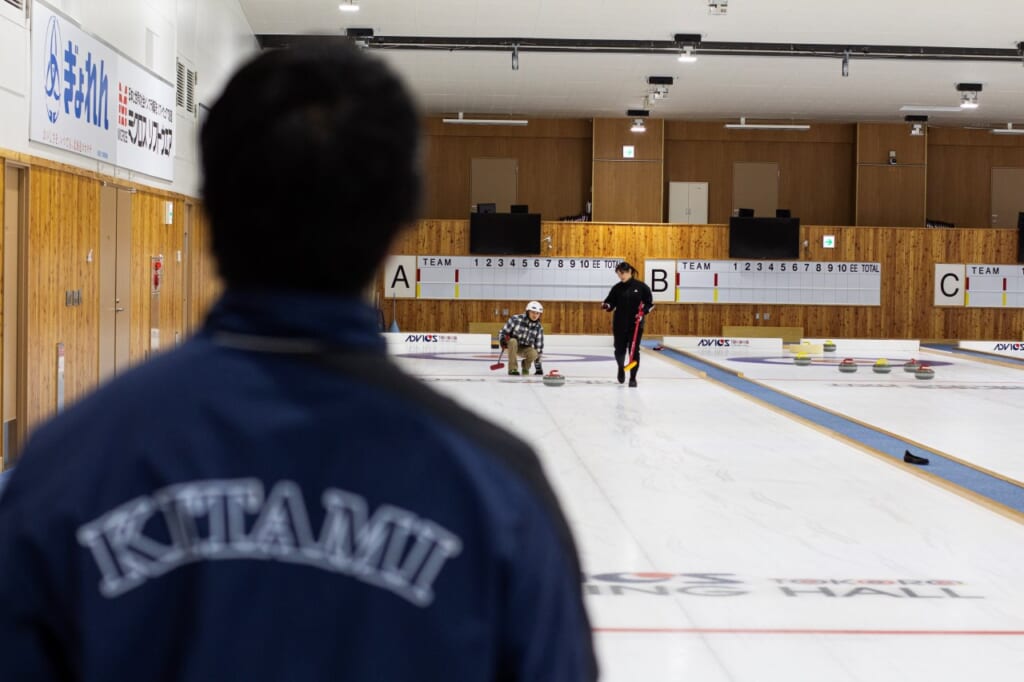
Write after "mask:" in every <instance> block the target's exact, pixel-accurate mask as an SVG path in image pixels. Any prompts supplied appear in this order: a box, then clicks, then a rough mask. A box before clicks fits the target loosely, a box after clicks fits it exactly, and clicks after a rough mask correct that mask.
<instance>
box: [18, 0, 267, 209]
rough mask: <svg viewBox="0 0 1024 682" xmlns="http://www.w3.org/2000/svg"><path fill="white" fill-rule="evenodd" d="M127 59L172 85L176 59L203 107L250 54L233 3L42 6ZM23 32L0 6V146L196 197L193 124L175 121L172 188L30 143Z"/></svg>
mask: <svg viewBox="0 0 1024 682" xmlns="http://www.w3.org/2000/svg"><path fill="white" fill-rule="evenodd" d="M49 4H50V5H51V6H52V7H54V8H55V9H57V10H58V11H61V12H64V13H65V14H67V15H68V16H69V17H71V18H72V19H73V20H74V21H76V22H78V23H79V24H80V25H81V27H82V29H83V30H84V31H87V32H88V33H91V34H93V35H95V36H96V37H98V38H100V39H101V40H103V41H104V42H106V43H108V44H109V45H111V46H113V47H114V48H116V49H117V50H119V51H120V52H121V53H123V54H125V55H127V56H128V57H129V58H130V59H132V60H133V61H135V62H137V63H138V64H141V65H142V66H145V67H147V68H149V69H150V70H151V71H153V72H154V73H156V74H157V75H158V76H160V77H161V78H163V79H164V80H166V81H168V82H170V83H174V82H175V76H176V73H175V68H176V67H175V61H176V58H177V57H179V56H180V58H181V59H182V61H183V62H185V63H186V64H187V65H188V66H189V67H190V68H192V69H193V70H195V71H196V72H197V73H198V83H197V102H199V103H201V104H206V105H209V104H210V103H211V101H212V100H213V99H214V98H215V97H216V95H217V94H218V93H219V92H220V90H221V88H222V87H223V86H224V83H225V82H226V80H227V78H228V77H229V76H230V75H231V73H232V72H233V71H234V69H235V68H236V67H237V66H238V65H239V64H240V63H241V62H243V61H245V60H246V59H247V58H248V57H249V56H251V55H252V54H253V53H254V52H255V51H256V50H257V49H258V45H257V43H256V38H255V37H254V36H253V33H252V29H251V28H250V27H249V23H248V21H247V20H246V18H245V15H244V14H243V12H242V9H241V7H240V6H239V4H238V2H237V0H102V1H101V2H97V1H96V0H92V1H90V2H83V0H53V1H52V2H50V3H49ZM29 46H30V40H29V26H28V24H27V22H26V21H25V20H24V18H23V17H21V16H20V15H19V13H18V12H17V11H16V10H15V9H14V8H12V7H10V6H9V5H7V4H6V3H0V147H2V148H5V149H11V150H14V151H18V152H24V153H27V154H32V155H33V156H39V157H43V158H47V159H52V160H54V161H60V162H62V163H67V164H69V165H73V166H79V167H81V168H86V169H89V170H94V171H98V172H101V173H105V174H107V175H113V176H116V177H119V178H123V179H126V180H132V181H134V182H139V183H142V184H146V185H151V186H154V187H160V188H164V189H170V190H173V191H176V192H180V193H182V194H187V195H189V196H198V192H199V189H198V188H199V170H198V165H197V164H198V154H197V150H196V132H197V131H196V122H195V121H194V120H190V119H187V118H184V117H182V116H178V118H177V120H176V122H175V147H176V149H177V151H176V153H175V164H174V182H173V183H168V182H165V181H163V180H159V179H156V178H151V177H149V176H146V175H140V174H138V173H134V172H131V171H127V170H124V169H119V168H116V167H114V166H111V165H110V164H105V163H101V162H99V161H96V160H95V159H90V158H87V157H84V156H79V155H77V154H71V153H69V152H64V151H62V150H59V149H56V148H54V147H49V146H47V145H43V144H39V143H36V142H30V141H29V139H28V127H29V93H30V88H31V87H32V85H33V84H32V83H30V80H31V73H32V70H31V65H30V64H29V58H30V49H29Z"/></svg>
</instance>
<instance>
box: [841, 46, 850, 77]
mask: <svg viewBox="0 0 1024 682" xmlns="http://www.w3.org/2000/svg"><path fill="white" fill-rule="evenodd" d="M842 74H843V78H846V77H847V76H849V75H850V51H849V50H847V51H846V52H844V53H843V69H842Z"/></svg>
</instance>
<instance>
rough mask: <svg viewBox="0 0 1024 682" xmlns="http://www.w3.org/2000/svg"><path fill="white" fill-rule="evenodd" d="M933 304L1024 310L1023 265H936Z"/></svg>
mask: <svg viewBox="0 0 1024 682" xmlns="http://www.w3.org/2000/svg"><path fill="white" fill-rule="evenodd" d="M935 305H936V306H946V307H949V306H964V307H966V308H1024V265H1018V264H1011V265H1006V264H999V265H997V264H978V263H968V264H964V263H936V265H935Z"/></svg>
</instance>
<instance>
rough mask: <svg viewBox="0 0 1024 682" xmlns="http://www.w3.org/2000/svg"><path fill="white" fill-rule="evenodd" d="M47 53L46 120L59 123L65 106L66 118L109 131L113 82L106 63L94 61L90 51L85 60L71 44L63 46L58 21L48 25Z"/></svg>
mask: <svg viewBox="0 0 1024 682" xmlns="http://www.w3.org/2000/svg"><path fill="white" fill-rule="evenodd" d="M62 45H63V47H62ZM46 51H47V56H46V74H45V82H44V83H43V87H44V91H45V92H46V118H47V119H49V121H50V123H56V122H57V118H58V117H59V116H60V104H61V103H62V102H63V104H64V113H65V114H73V115H74V117H75V118H76V119H78V120H80V121H81V120H83V119H84V120H85V122H86V123H90V124H92V125H94V126H96V127H97V128H103V129H104V130H107V129H109V128H110V118H109V116H108V113H107V108H108V101H109V90H110V78H109V76H107V64H106V62H105V61H104V60H103V59H99V60H96V59H94V58H93V56H92V52H88V51H87V52H86V53H85V59H84V60H82V59H81V58H80V57H79V46H78V45H77V44H75V43H73V42H71V41H70V40H68V41H67V43H62V42H61V35H60V22H59V21H58V19H57V17H50V20H49V21H48V22H47V24H46ZM97 61H98V62H99V63H97ZM80 62H81V64H80Z"/></svg>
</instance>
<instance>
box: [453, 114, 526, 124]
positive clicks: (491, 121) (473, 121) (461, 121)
mask: <svg viewBox="0 0 1024 682" xmlns="http://www.w3.org/2000/svg"><path fill="white" fill-rule="evenodd" d="M441 122H442V123H452V124H455V125H460V124H461V125H467V126H524V125H527V124H528V123H529V121H528V120H526V119H523V118H464V117H463V115H462V112H461V111H460V112H459V117H458V118H442V119H441Z"/></svg>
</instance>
